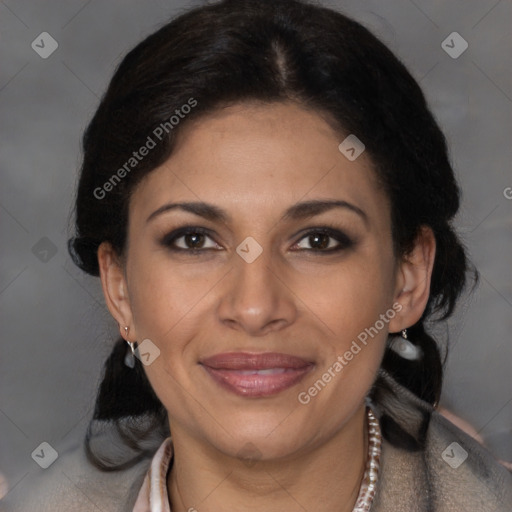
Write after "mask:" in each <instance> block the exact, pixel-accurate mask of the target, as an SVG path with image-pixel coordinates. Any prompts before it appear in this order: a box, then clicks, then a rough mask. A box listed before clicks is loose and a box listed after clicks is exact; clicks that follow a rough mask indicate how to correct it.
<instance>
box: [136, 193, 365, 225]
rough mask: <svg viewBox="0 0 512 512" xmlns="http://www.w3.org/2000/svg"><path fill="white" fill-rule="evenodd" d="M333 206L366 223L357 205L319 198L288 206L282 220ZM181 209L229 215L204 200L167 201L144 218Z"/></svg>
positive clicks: (219, 218) (217, 218)
mask: <svg viewBox="0 0 512 512" xmlns="http://www.w3.org/2000/svg"><path fill="white" fill-rule="evenodd" d="M334 208H344V209H346V210H349V211H351V212H353V213H356V214H357V215H358V216H359V217H361V219H362V220H363V221H364V222H365V224H368V216H367V215H366V213H365V212H364V211H363V210H362V209H361V208H359V207H358V206H356V205H354V204H352V203H349V202H347V201H342V200H320V199H315V200H311V201H303V202H301V203H297V204H294V205H292V206H290V207H289V208H288V209H287V210H286V211H285V213H284V215H283V217H282V220H306V219H309V218H311V217H314V216H315V215H320V214H321V213H324V212H327V211H329V210H332V209H334ZM176 209H178V210H183V211H186V212H189V213H193V214H194V215H198V216H199V217H203V218H205V219H207V220H210V221H212V222H224V223H228V222H229V221H230V220H231V216H230V215H229V214H228V213H227V212H226V211H225V210H223V209H222V208H219V207H218V206H215V205H213V204H209V203H204V202H183V203H167V204H164V205H163V206H161V207H160V208H158V209H157V210H155V211H154V212H153V213H152V214H151V215H150V216H149V217H148V218H147V220H146V222H149V221H150V220H152V219H154V218H155V217H157V216H158V215H161V214H163V213H165V212H168V211H170V210H176Z"/></svg>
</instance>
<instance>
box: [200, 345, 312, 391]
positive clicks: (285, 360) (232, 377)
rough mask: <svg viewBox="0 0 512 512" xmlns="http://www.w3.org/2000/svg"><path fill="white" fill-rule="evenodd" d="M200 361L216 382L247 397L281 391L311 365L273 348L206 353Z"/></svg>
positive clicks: (296, 381)
mask: <svg viewBox="0 0 512 512" xmlns="http://www.w3.org/2000/svg"><path fill="white" fill-rule="evenodd" d="M200 364H201V365H202V366H203V368H204V369H205V370H206V371H207V372H208V374H209V375H210V376H211V377H212V378H213V380H215V381H216V382H217V383H218V384H219V385H221V386H222V387H224V388H225V389H227V390H229V391H231V392H232V393H235V394H237V395H240V396H246V397H265V396H271V395H275V394H277V393H280V392H281V391H283V390H285V389H288V388H290V387H292V386H294V385H295V384H297V383H298V382H299V381H300V380H302V378H303V377H304V376H305V375H306V374H307V373H308V372H310V371H311V370H312V369H313V368H314V364H313V363H312V362H310V361H306V360H305V359H301V358H300V357H296V356H292V355H289V354H279V353H275V352H266V353H247V352H229V353H225V354H217V355H215V356H212V357H208V358H207V359H204V360H202V361H201V362H200Z"/></svg>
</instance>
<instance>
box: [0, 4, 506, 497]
mask: <svg viewBox="0 0 512 512" xmlns="http://www.w3.org/2000/svg"><path fill="white" fill-rule="evenodd" d="M190 5H193V4H192V3H190V2H177V1H174V0H173V1H164V0H153V1H147V2H142V1H138V2H137V1H135V0H129V1H123V2H121V1H117V2H116V1H114V0H90V1H81V2H79V1H63V0H54V1H41V2H39V1H38V2H33V1H28V0H17V1H15V0H3V1H0V30H1V32H0V38H1V45H0V109H1V135H0V143H1V160H0V163H1V166H0V169H1V173H2V187H1V190H0V229H1V237H2V246H1V247H2V249H1V254H2V257H1V258H2V259H1V269H0V325H1V326H2V328H1V331H0V332H1V337H2V338H1V347H0V383H1V385H0V433H1V435H0V443H1V444H0V471H1V472H3V473H4V474H5V475H6V477H7V479H8V481H9V484H10V487H11V488H12V487H14V486H18V485H19V486H22V487H26V488H27V489H28V486H29V485H30V479H31V476H33V475H34V474H35V473H37V472H41V471H43V470H42V469H41V468H39V466H37V465H36V463H35V462H34V461H33V460H32V458H31V453H32V452H33V451H34V450H35V448H36V447H37V446H38V445H39V444H40V443H41V442H43V441H47V442H49V443H50V444H51V445H52V446H53V447H54V448H55V449H56V450H57V451H60V450H63V449H64V448H65V446H69V445H70V444H73V443H76V442H79V441H81V438H82V436H83V433H84V430H85V427H86V425H87V421H88V418H89V417H90V416H91V414H92V406H93V400H94V397H95V393H96V389H97V386H98V383H99V380H98V379H99V377H100V372H101V369H102V365H103V362H104V360H105V358H106V357H107V355H108V354H109V352H110V347H111V343H112V342H113V340H114V338H115V336H116V334H117V331H116V328H115V325H114V323H113V321H112V320H111V319H110V317H109V314H108V313H107V311H106V308H105V306H104V302H103V297H102V294H101V289H100V285H99V280H97V279H94V278H91V277H88V276H86V275H83V274H82V273H81V272H80V271H79V270H78V269H76V268H75V267H74V266H73V264H72V263H71V261H70V259H69V256H68V255H67V251H66V240H67V238H68V235H69V231H68V230H69V218H70V211H71V205H72V197H73V192H74V187H75V184H76V179H77V169H78V166H79V163H80V146H79V142H80V136H81V133H82V131H83V129H84V127H85V126H86V124H87V122H88V120H89V119H90V118H91V116H92V114H93V112H94V110H95V108H96V106H97V104H98V100H99V97H100V96H101V94H102V92H103V91H104V89H105V87H106V85H107V83H108V80H109V78H110V77H111V75H112V72H113V69H114V66H115V65H116V64H117V63H118V62H119V61H120V59H121V57H122V55H123V54H125V52H126V51H127V50H128V49H130V48H131V47H132V46H133V45H134V44H136V43H137V42H139V41H140V40H141V39H142V38H143V37H144V36H145V35H148V34H149V33H151V32H153V31H154V30H156V29H157V28H158V27H159V26H160V25H161V24H163V23H164V22H165V20H167V19H168V17H170V16H172V15H174V14H176V13H178V12H180V11H181V10H182V9H183V8H184V7H187V6H190ZM194 5H197V3H196V4H194ZM324 5H328V6H331V7H334V8H336V9H340V10H342V11H344V12H346V13H347V14H349V15H351V16H353V17H354V18H356V19H358V20H359V21H361V22H363V23H364V24H365V25H366V26H368V27H369V28H371V29H373V31H374V32H376V33H377V34H378V35H379V36H380V37H381V38H382V39H383V40H384V41H385V42H386V43H387V44H388V45H389V46H390V47H391V49H392V50H393V51H395V52H396V53H397V54H398V55H399V56H400V57H401V58H402V60H403V61H404V62H405V64H406V65H407V66H408V67H409V69H410V70H411V72H412V73H413V75H414V76H415V77H416V78H417V79H418V80H419V81H420V83H421V85H422V87H423V88H424V90H425V92H426V94H427V97H428V99H429V102H430V104H431V107H432V109H433V111H434V112H435V115H436V116H437V118H438V120H439V121H440V123H441V125H442V127H443V129H444V130H445V133H446V134H447V136H448V139H449V142H450V146H451V155H452V161H453V164H454V166H455V168H456V171H457V175H458V177H459V180H460V183H461V185H462V189H463V194H464V202H463V207H462V210H461V213H460V215H459V217H458V219H457V226H458V228H459V231H460V233H461V235H462V237H463V239H464V241H465V243H466V244H467V246H468V248H469V250H470V255H471V259H472V261H473V262H474V263H475V264H476V265H477V267H478V268H479V270H480V272H481V275H482V280H481V284H480V286H479V288H478V289H477V290H476V291H475V293H474V294H473V295H472V297H471V298H470V299H468V300H467V301H466V302H464V303H463V304H462V305H461V307H460V308H459V310H458V312H457V315H456V317H455V318H454V319H453V320H452V321H450V322H449V323H448V324H447V326H446V327H445V328H441V329H440V332H441V333H442V334H446V333H447V332H448V333H449V335H450V338H451V353H450V358H449V361H448V366H447V373H446V382H445V388H444V395H443V401H442V403H443V405H445V406H447V407H449V408H451V410H452V411H454V412H455V413H457V414H459V415H460V416H462V417H464V418H466V419H467V420H469V421H470V422H471V423H472V424H473V425H474V426H475V427H476V429H477V430H478V431H480V433H481V435H482V436H483V437H484V439H485V440H486V442H487V443H488V445H489V446H490V448H491V449H492V451H493V452H494V453H495V454H496V455H497V456H500V457H502V458H504V459H507V460H512V378H511V373H512V372H511V370H512V368H511V366H512V348H511V343H510V338H511V336H510V333H511V332H512V287H511V285H512V272H511V254H512V237H511V229H510V228H511V221H512V216H511V211H512V200H510V199H507V197H506V190H507V187H512V173H511V171H510V162H511V161H512V144H511V142H512V141H511V134H512V115H511V112H512V99H511V98H512V85H511V72H510V70H511V69H512V62H511V56H512V44H511V42H512V36H511V26H512V23H511V21H512V3H511V1H508V0H501V1H496V0H493V1H490V0H489V1H476V0H457V1H441V0H438V1H434V0H428V1H427V0H425V1H420V0H416V1H412V0H396V1H395V0H393V1H386V2H383V1H378V0H374V1H355V0H354V1H335V0H332V1H331V2H329V3H327V2H324ZM454 31H456V32H458V33H460V34H461V35H462V37H463V38H464V39H465V40H466V41H467V42H468V44H469V48H468V49H467V50H466V51H465V52H464V53H463V54H462V55H461V56H460V57H458V58H457V59H454V58H452V57H450V56H449V55H448V54H447V53H446V52H445V51H444V50H443V48H442V46H441V43H442V42H443V41H444V40H445V39H446V38H447V36H448V35H449V34H451V33H452V32H454ZM42 32H48V33H50V34H51V35H52V36H53V38H55V39H56V40H57V42H58V44H59V46H58V49H57V50H56V51H55V52H54V53H53V54H52V55H51V56H50V57H49V58H47V59H42V58H41V57H40V56H39V55H38V54H37V53H36V52H35V51H34V50H33V49H32V48H31V43H32V41H34V40H35V39H36V38H37V36H39V34H41V33H42ZM509 197H510V194H509ZM55 250H56V252H55V254H53V252H54V251H55Z"/></svg>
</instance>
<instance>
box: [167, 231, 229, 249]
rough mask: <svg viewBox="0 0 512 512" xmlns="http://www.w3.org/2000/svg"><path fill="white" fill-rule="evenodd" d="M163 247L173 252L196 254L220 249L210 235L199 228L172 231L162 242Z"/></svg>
mask: <svg viewBox="0 0 512 512" xmlns="http://www.w3.org/2000/svg"><path fill="white" fill-rule="evenodd" d="M160 243H161V245H163V246H165V247H167V248H168V249H170V250H173V251H184V252H194V251H203V250H211V249H218V248H219V246H218V245H217V244H216V243H215V242H214V241H213V239H212V238H211V236H210V235H209V233H208V232H207V231H206V230H205V229H203V228H199V227H186V228H180V229H177V230H175V231H172V232H171V233H169V234H168V235H165V236H164V237H163V238H162V240H161V241H160Z"/></svg>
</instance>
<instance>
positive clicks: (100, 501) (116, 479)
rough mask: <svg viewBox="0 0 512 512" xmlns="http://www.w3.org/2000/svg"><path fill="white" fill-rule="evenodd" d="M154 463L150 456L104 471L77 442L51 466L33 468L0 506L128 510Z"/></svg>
mask: <svg viewBox="0 0 512 512" xmlns="http://www.w3.org/2000/svg"><path fill="white" fill-rule="evenodd" d="M150 464H151V460H150V459H149V458H146V459H144V460H143V461H140V462H138V463H137V464H135V465H134V466H132V467H131V468H129V469H126V470H122V471H114V472H104V471H100V470H99V469H97V468H96V467H94V466H93V465H92V464H91V463H90V462H89V460H88V459H87V457H86V454H85V449H84V446H83V444H82V443H76V442H75V443H74V444H72V445H70V446H69V447H67V448H65V449H64V450H62V451H61V452H59V456H58V458H57V460H56V461H55V462H54V463H53V464H52V465H51V466H50V467H48V468H47V469H39V468H34V470H31V471H30V472H29V473H28V474H27V476H26V477H25V478H23V479H22V480H21V481H20V482H19V483H18V484H17V485H16V486H15V487H14V488H13V489H11V491H10V492H9V493H8V494H7V496H6V497H5V498H4V500H2V501H1V502H0V510H1V511H2V512H27V511H29V510H30V511H35V510H37V511H38V512H55V511H57V510H66V511H68V512H86V511H87V512H89V511H90V510H101V511H102V512H127V510H128V507H129V505H130V504H132V503H133V502H134V501H135V498H136V495H137V493H138V491H139V489H140V487H141V486H142V482H143V480H144V476H145V474H146V472H147V469H148V468H149V465H150ZM130 510H131V509H130Z"/></svg>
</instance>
